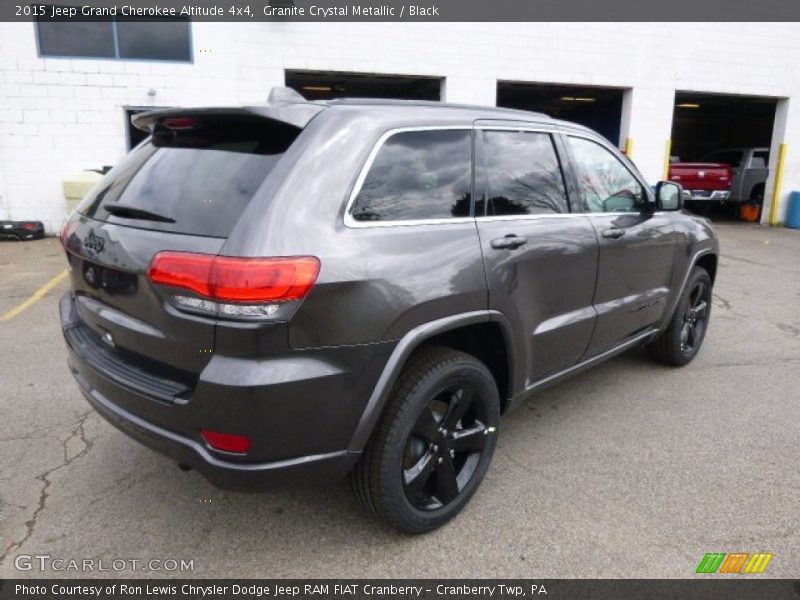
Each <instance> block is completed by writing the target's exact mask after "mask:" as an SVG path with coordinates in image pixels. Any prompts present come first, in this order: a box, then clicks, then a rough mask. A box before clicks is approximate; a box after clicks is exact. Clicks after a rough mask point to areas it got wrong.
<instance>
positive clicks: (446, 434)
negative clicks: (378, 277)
mask: <svg viewBox="0 0 800 600" xmlns="http://www.w3.org/2000/svg"><path fill="white" fill-rule="evenodd" d="M499 419H500V398H499V394H498V392H497V386H496V384H495V381H494V378H493V377H492V374H491V373H490V372H489V370H488V369H487V368H486V365H484V364H483V363H482V362H481V361H479V360H478V359H476V358H475V357H473V356H471V355H469V354H465V353H463V352H460V351H457V350H452V349H449V348H438V347H432V348H426V349H424V350H422V351H421V352H420V353H419V354H418V355H416V356H415V357H413V358H412V359H411V361H410V363H409V365H408V366H407V367H406V368H405V369H404V371H403V373H402V375H401V376H400V378H399V380H398V383H397V386H396V387H395V391H394V393H393V394H392V397H391V398H390V400H389V404H388V406H387V409H386V412H385V414H384V416H383V419H382V421H381V423H380V425H379V427H378V430H377V432H376V433H375V435H374V437H373V439H372V440H371V441H370V443H369V444H368V446H367V449H366V450H365V452H364V455H363V456H362V458H361V460H360V461H359V464H358V465H357V466H356V468H355V470H354V471H353V474H352V483H353V488H354V491H355V493H356V496H357V497H358V498H359V499H360V500H361V502H362V503H363V504H364V505H365V506H367V508H369V509H370V510H371V511H372V512H373V513H375V514H376V515H377V516H378V517H380V518H381V519H383V520H384V521H386V522H388V523H389V524H391V525H392V526H394V527H395V528H397V529H399V530H400V531H403V532H406V533H425V532H427V531H431V530H433V529H436V528H437V527H440V526H441V525H444V524H445V523H447V522H448V521H449V520H450V519H452V518H453V517H455V516H456V515H457V514H458V513H459V512H460V511H461V509H462V508H464V506H465V505H466V504H467V502H468V501H469V499H470V498H471V497H472V495H473V494H474V493H475V490H476V489H477V488H478V486H479V485H480V483H481V481H482V480H483V477H484V475H485V474H486V471H487V469H488V468H489V463H490V462H491V460H492V454H493V453H494V449H495V445H496V443H497V434H496V432H497V425H498V421H499Z"/></svg>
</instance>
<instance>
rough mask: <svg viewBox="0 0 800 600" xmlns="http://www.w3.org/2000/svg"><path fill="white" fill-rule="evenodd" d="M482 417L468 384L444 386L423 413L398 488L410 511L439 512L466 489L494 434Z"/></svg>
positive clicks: (483, 413)
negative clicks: (411, 506) (410, 505)
mask: <svg viewBox="0 0 800 600" xmlns="http://www.w3.org/2000/svg"><path fill="white" fill-rule="evenodd" d="M486 413H487V410H486V406H485V405H484V401H483V399H482V398H480V397H479V391H478V389H477V388H476V387H475V386H474V385H471V384H468V383H458V384H453V385H450V386H447V387H446V388H445V389H443V390H442V391H441V392H440V393H438V394H436V396H435V397H434V398H433V400H432V401H431V402H430V404H428V405H427V406H425V407H424V408H423V409H422V412H421V414H420V415H419V418H418V419H417V421H416V423H415V424H414V427H413V428H412V430H411V434H410V435H409V436H408V440H407V441H406V447H405V452H404V454H403V489H404V491H405V494H406V498H408V500H409V502H411V504H412V505H413V506H415V507H417V508H419V509H422V510H436V509H439V508H442V507H443V506H445V505H447V504H449V503H450V502H452V501H453V500H455V499H456V497H457V496H458V494H459V493H460V492H461V491H462V490H463V489H464V488H465V487H466V485H467V484H468V483H469V481H470V479H471V478H472V476H473V475H474V474H475V470H476V468H477V466H478V464H479V463H480V459H481V454H482V453H483V451H484V449H485V447H486V439H487V436H488V435H489V434H490V433H493V428H492V427H490V426H487V425H486V421H487V416H486Z"/></svg>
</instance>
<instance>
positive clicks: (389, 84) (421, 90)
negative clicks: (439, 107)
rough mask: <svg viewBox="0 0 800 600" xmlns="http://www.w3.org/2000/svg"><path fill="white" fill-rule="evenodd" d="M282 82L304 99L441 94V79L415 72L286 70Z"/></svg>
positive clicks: (432, 96) (426, 97)
mask: <svg viewBox="0 0 800 600" xmlns="http://www.w3.org/2000/svg"><path fill="white" fill-rule="evenodd" d="M286 85H287V86H288V87H290V88H293V89H294V90H296V91H298V92H300V94H302V95H303V96H304V97H305V98H307V99H308V100H330V99H331V98H342V97H351V98H394V99H397V100H434V101H439V100H441V94H442V80H441V78H439V77H420V76H415V75H382V74H376V73H344V72H337V71H294V70H287V71H286Z"/></svg>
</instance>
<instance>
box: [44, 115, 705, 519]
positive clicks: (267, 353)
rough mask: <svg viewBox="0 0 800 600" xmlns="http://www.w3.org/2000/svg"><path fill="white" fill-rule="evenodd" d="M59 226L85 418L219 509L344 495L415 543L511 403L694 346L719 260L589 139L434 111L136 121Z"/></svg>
mask: <svg viewBox="0 0 800 600" xmlns="http://www.w3.org/2000/svg"><path fill="white" fill-rule="evenodd" d="M134 123H135V124H136V126H137V127H139V128H141V129H146V130H148V131H149V132H150V137H149V139H148V140H146V141H145V142H143V143H142V144H140V145H139V146H138V147H137V148H136V149H134V150H133V151H132V152H131V153H130V154H129V155H128V156H126V157H125V158H124V160H122V162H120V164H119V165H117V166H116V167H115V168H114V169H113V170H112V171H110V172H109V173H108V174H107V176H106V177H105V179H104V180H103V181H102V182H101V183H100V184H99V185H98V186H97V187H96V188H95V189H94V190H93V191H92V192H91V193H90V194H89V195H88V196H87V197H86V198H85V199H84V201H83V203H82V204H81V205H80V207H79V208H78V210H77V212H76V213H74V214H73V215H72V216H71V217H70V218H69V220H68V221H67V223H66V224H65V226H64V229H63V232H62V242H63V244H64V247H65V248H66V250H67V256H68V259H69V263H70V266H71V277H72V290H71V291H70V292H69V293H68V294H66V295H65V296H64V298H63V299H62V300H61V305H60V311H61V320H62V326H63V332H64V336H65V338H66V341H67V344H68V347H69V364H70V368H71V370H72V372H73V374H74V376H75V379H76V380H77V382H78V385H79V386H80V389H81V390H82V391H83V393H84V395H85V396H86V398H87V399H88V401H89V402H90V403H91V404H92V405H93V406H94V407H95V408H96V409H97V411H98V412H99V413H101V414H102V415H103V416H104V417H105V418H107V419H108V420H109V421H110V422H111V423H112V424H114V425H115V426H117V427H118V428H120V429H121V430H123V431H124V432H125V433H127V434H129V435H130V436H132V437H134V438H136V439H137V440H140V441H141V442H143V443H144V444H146V445H148V446H151V447H153V448H155V449H156V450H159V451H161V452H163V453H165V454H167V455H169V456H171V457H173V458H175V459H176V460H177V461H178V463H179V464H180V465H182V466H184V467H194V468H196V469H198V470H199V471H201V472H202V473H203V474H204V475H205V476H206V477H208V478H209V479H210V480H211V481H212V482H215V483H216V484H217V485H220V486H237V487H238V486H239V485H240V484H242V483H244V484H245V485H247V486H249V487H250V488H253V487H254V486H255V487H259V485H266V486H270V485H274V484H276V483H277V482H280V481H283V480H294V481H297V480H303V481H311V480H314V481H319V480H325V479H328V480H330V479H334V478H337V477H342V476H345V475H346V474H348V473H350V474H351V477H352V481H353V487H354V489H355V491H356V494H357V496H359V498H360V499H361V500H362V501H363V503H364V504H365V505H366V506H367V507H368V508H369V509H371V510H372V511H373V512H374V513H376V514H377V515H379V516H380V517H382V518H383V519H385V520H386V521H388V522H389V523H391V524H392V525H394V526H395V527H397V528H399V529H401V530H403V531H407V532H424V531H428V530H431V529H433V528H435V527H437V526H439V525H441V524H443V523H445V522H446V521H448V520H449V519H450V518H452V517H453V516H454V515H455V514H456V513H458V511H459V510H461V509H462V508H463V507H464V505H465V504H466V503H467V502H468V500H469V499H470V497H471V496H472V494H473V493H474V492H475V490H476V488H477V487H478V485H479V484H480V482H481V480H482V479H483V476H484V474H485V473H486V470H487V469H488V467H489V463H490V461H491V458H492V453H493V451H494V449H495V445H496V443H497V435H498V431H499V427H500V414H501V412H503V411H504V410H505V409H507V408H508V406H509V404H510V403H512V402H517V401H518V400H520V399H522V398H523V397H525V396H526V395H528V394H530V393H531V392H533V391H535V390H538V389H540V388H542V387H543V386H545V385H547V384H550V383H553V382H555V381H557V380H559V379H561V378H562V377H564V376H566V375H569V374H572V373H575V372H577V371H579V370H580V369H583V368H585V367H589V366H591V365H594V364H596V363H598V362H600V361H602V360H604V359H607V358H609V357H611V356H613V355H615V354H617V353H619V352H622V351H624V350H625V349H627V348H631V347H632V346H634V345H637V344H640V343H646V344H649V345H650V347H651V349H652V352H653V354H654V355H655V356H656V357H657V358H659V359H660V360H662V361H665V362H667V363H670V364H673V365H683V364H685V363H688V362H689V361H690V360H692V358H693V357H694V356H695V355H696V353H697V351H698V349H699V348H700V345H701V343H702V342H703V337H704V334H705V332H706V328H707V325H708V321H709V313H710V308H711V287H712V284H713V281H714V275H715V272H716V266H717V251H718V246H717V241H716V238H715V236H714V233H713V231H712V230H711V228H710V227H709V224H708V222H707V221H706V220H705V219H702V218H698V217H694V216H692V215H690V214H687V213H685V212H682V211H681V210H680V208H681V204H680V202H681V188H680V186H679V185H676V184H674V183H661V184H659V185H658V186H657V187H656V190H655V193H654V192H652V191H651V190H650V188H649V187H648V185H647V184H646V183H645V181H644V180H643V179H642V177H641V175H640V174H639V173H638V172H637V170H636V169H635V168H634V166H633V165H632V164H631V163H630V162H629V161H628V160H627V159H625V158H624V157H623V156H622V155H621V154H620V153H619V152H618V150H617V149H616V148H614V147H612V146H611V145H610V144H609V143H608V142H607V141H605V140H604V139H603V138H601V137H600V136H598V135H597V134H595V133H593V132H592V131H590V130H588V129H586V128H584V127H580V126H577V125H572V124H570V123H565V122H561V121H556V120H552V119H550V118H548V117H545V116H543V115H539V114H534V113H528V112H520V111H513V110H501V109H492V108H480V107H468V106H455V105H447V104H438V103H422V102H393V101H370V100H334V101H329V102H320V103H317V102H313V103H309V102H304V101H300V100H297V101H292V100H289V101H280V102H271V103H267V104H265V105H262V106H256V107H247V108H234V109H197V110H186V109H182V110H166V111H154V112H150V113H144V114H139V115H137V116H135V117H134Z"/></svg>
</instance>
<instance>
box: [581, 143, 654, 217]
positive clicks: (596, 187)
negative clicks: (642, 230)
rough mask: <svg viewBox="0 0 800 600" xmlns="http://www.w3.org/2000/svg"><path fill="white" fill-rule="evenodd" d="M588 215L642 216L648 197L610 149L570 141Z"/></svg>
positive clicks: (584, 206) (584, 208)
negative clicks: (639, 214)
mask: <svg viewBox="0 0 800 600" xmlns="http://www.w3.org/2000/svg"><path fill="white" fill-rule="evenodd" d="M567 139H568V140H569V145H570V148H571V149H572V155H573V157H574V159H575V165H576V172H575V175H576V177H577V179H578V187H579V188H580V190H581V194H582V196H583V210H584V212H640V211H641V210H642V209H643V208H644V206H645V203H646V202H647V196H646V195H645V192H644V189H642V186H641V185H640V184H639V181H638V180H637V179H636V178H635V177H634V176H633V174H632V173H631V172H630V171H629V170H628V168H627V167H626V166H625V165H623V164H622V162H621V161H620V160H619V159H618V158H617V157H616V156H614V155H613V154H612V153H611V152H609V151H608V150H607V149H606V148H604V147H603V146H601V145H600V144H597V143H595V142H592V141H590V140H586V139H583V138H577V137H569V138H567Z"/></svg>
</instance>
